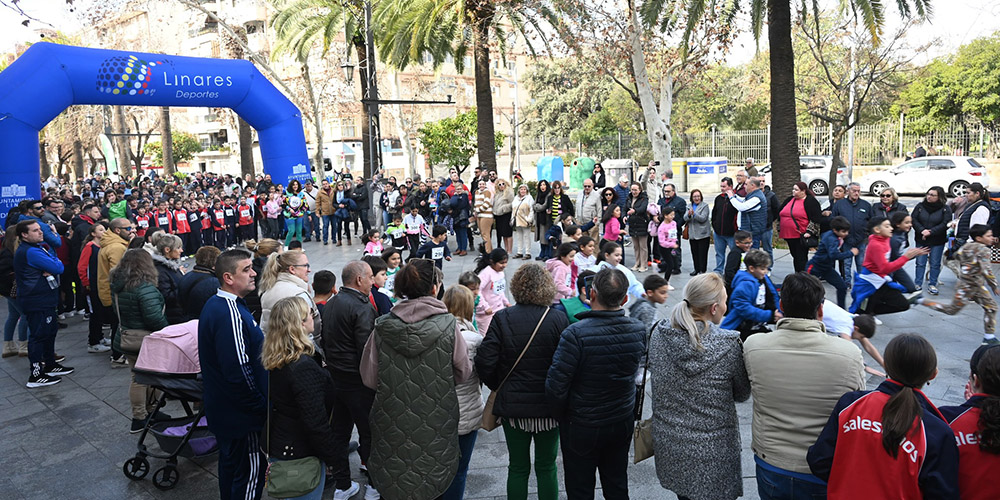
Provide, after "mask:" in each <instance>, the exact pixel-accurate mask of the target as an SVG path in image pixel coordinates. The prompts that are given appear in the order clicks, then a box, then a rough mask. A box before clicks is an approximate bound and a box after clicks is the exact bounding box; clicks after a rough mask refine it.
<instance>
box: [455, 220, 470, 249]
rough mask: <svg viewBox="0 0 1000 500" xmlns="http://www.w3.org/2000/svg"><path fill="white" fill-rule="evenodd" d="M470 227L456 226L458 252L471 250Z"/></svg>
mask: <svg viewBox="0 0 1000 500" xmlns="http://www.w3.org/2000/svg"><path fill="white" fill-rule="evenodd" d="M468 230H469V228H468V227H465V226H455V242H456V243H458V248H457V249H456V250H455V251H456V252H465V251H467V250H468V249H469V236H468V233H467V231H468Z"/></svg>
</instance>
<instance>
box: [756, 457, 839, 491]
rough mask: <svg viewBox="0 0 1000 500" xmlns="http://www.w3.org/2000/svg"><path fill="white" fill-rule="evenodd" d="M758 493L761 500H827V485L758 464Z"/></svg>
mask: <svg viewBox="0 0 1000 500" xmlns="http://www.w3.org/2000/svg"><path fill="white" fill-rule="evenodd" d="M757 493H758V494H759V495H760V498H761V500H810V499H825V498H826V485H825V484H820V483H812V482H809V481H806V480H804V479H799V478H797V477H794V476H789V475H785V474H781V473H779V472H776V471H773V470H768V469H765V468H763V467H761V466H760V464H757Z"/></svg>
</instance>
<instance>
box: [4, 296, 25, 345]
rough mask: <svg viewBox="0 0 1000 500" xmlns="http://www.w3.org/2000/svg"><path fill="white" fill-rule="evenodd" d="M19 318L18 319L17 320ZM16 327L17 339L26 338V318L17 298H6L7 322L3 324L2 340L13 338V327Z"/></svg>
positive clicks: (22, 340) (22, 339)
mask: <svg viewBox="0 0 1000 500" xmlns="http://www.w3.org/2000/svg"><path fill="white" fill-rule="evenodd" d="M18 320H20V321H18ZM15 327H16V328H17V340H20V341H21V342H24V341H26V340H28V318H27V316H25V315H24V313H23V312H21V308H20V307H19V306H18V305H17V300H15V299H7V323H5V324H4V325H3V341H4V342H10V341H12V340H14V328H15Z"/></svg>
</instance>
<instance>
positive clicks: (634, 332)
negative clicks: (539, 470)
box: [545, 268, 646, 499]
mask: <svg viewBox="0 0 1000 500" xmlns="http://www.w3.org/2000/svg"><path fill="white" fill-rule="evenodd" d="M627 300H628V278H626V277H625V274H624V273H622V272H621V271H619V270H617V269H613V268H609V269H602V270H601V271H600V272H598V273H597V275H596V276H594V281H593V283H592V285H591V291H590V304H591V308H592V309H591V310H590V311H586V312H583V313H580V314H578V315H577V318H579V319H580V321H578V322H576V323H574V324H572V325H570V326H569V327H567V328H566V329H565V330H563V333H562V337H561V338H560V339H559V345H558V346H557V347H556V352H555V354H554V355H553V357H552V366H551V367H550V368H549V372H548V375H547V377H546V379H545V394H546V396H547V397H548V399H549V401H550V406H551V409H552V415H553V416H555V417H556V419H557V420H559V440H560V444H561V445H562V452H563V468H564V470H565V479H566V494H567V496H568V497H569V498H593V497H594V487H595V483H596V480H595V472H596V471H598V470H600V474H601V488H602V490H603V493H604V497H605V498H608V499H619V498H628V474H627V469H628V450H629V446H630V445H631V441H632V429H633V425H634V420H633V419H634V416H635V415H634V410H635V396H636V394H635V383H634V377H635V373H636V371H637V370H638V368H639V362H640V361H641V359H642V353H643V350H644V349H645V340H646V328H645V326H644V325H643V324H642V323H640V322H639V321H638V320H636V319H634V318H629V317H627V316H625V310H624V309H623V308H622V305H623V304H625V301H627Z"/></svg>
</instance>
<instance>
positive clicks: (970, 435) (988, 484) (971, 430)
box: [940, 345, 1000, 500]
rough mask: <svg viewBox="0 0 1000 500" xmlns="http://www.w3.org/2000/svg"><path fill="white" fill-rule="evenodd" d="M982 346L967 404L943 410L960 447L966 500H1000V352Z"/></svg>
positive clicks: (973, 365)
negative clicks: (997, 472)
mask: <svg viewBox="0 0 1000 500" xmlns="http://www.w3.org/2000/svg"><path fill="white" fill-rule="evenodd" d="M994 347H996V346H995V345H984V346H979V348H978V349H976V352H975V353H973V354H972V359H971V360H970V361H969V367H970V370H971V371H970V373H969V382H968V385H967V391H966V392H967V393H968V394H967V395H966V399H967V401H966V402H965V403H962V404H961V405H960V406H942V407H941V408H940V410H941V414H942V415H944V418H945V420H946V421H947V422H948V424H949V425H950V427H951V430H952V432H953V433H954V434H955V442H956V444H957V445H958V486H959V491H961V492H962V498H963V499H970V500H991V499H995V498H1000V482H998V481H997V480H996V478H995V476H994V474H996V471H997V468H998V467H1000V349H994Z"/></svg>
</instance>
